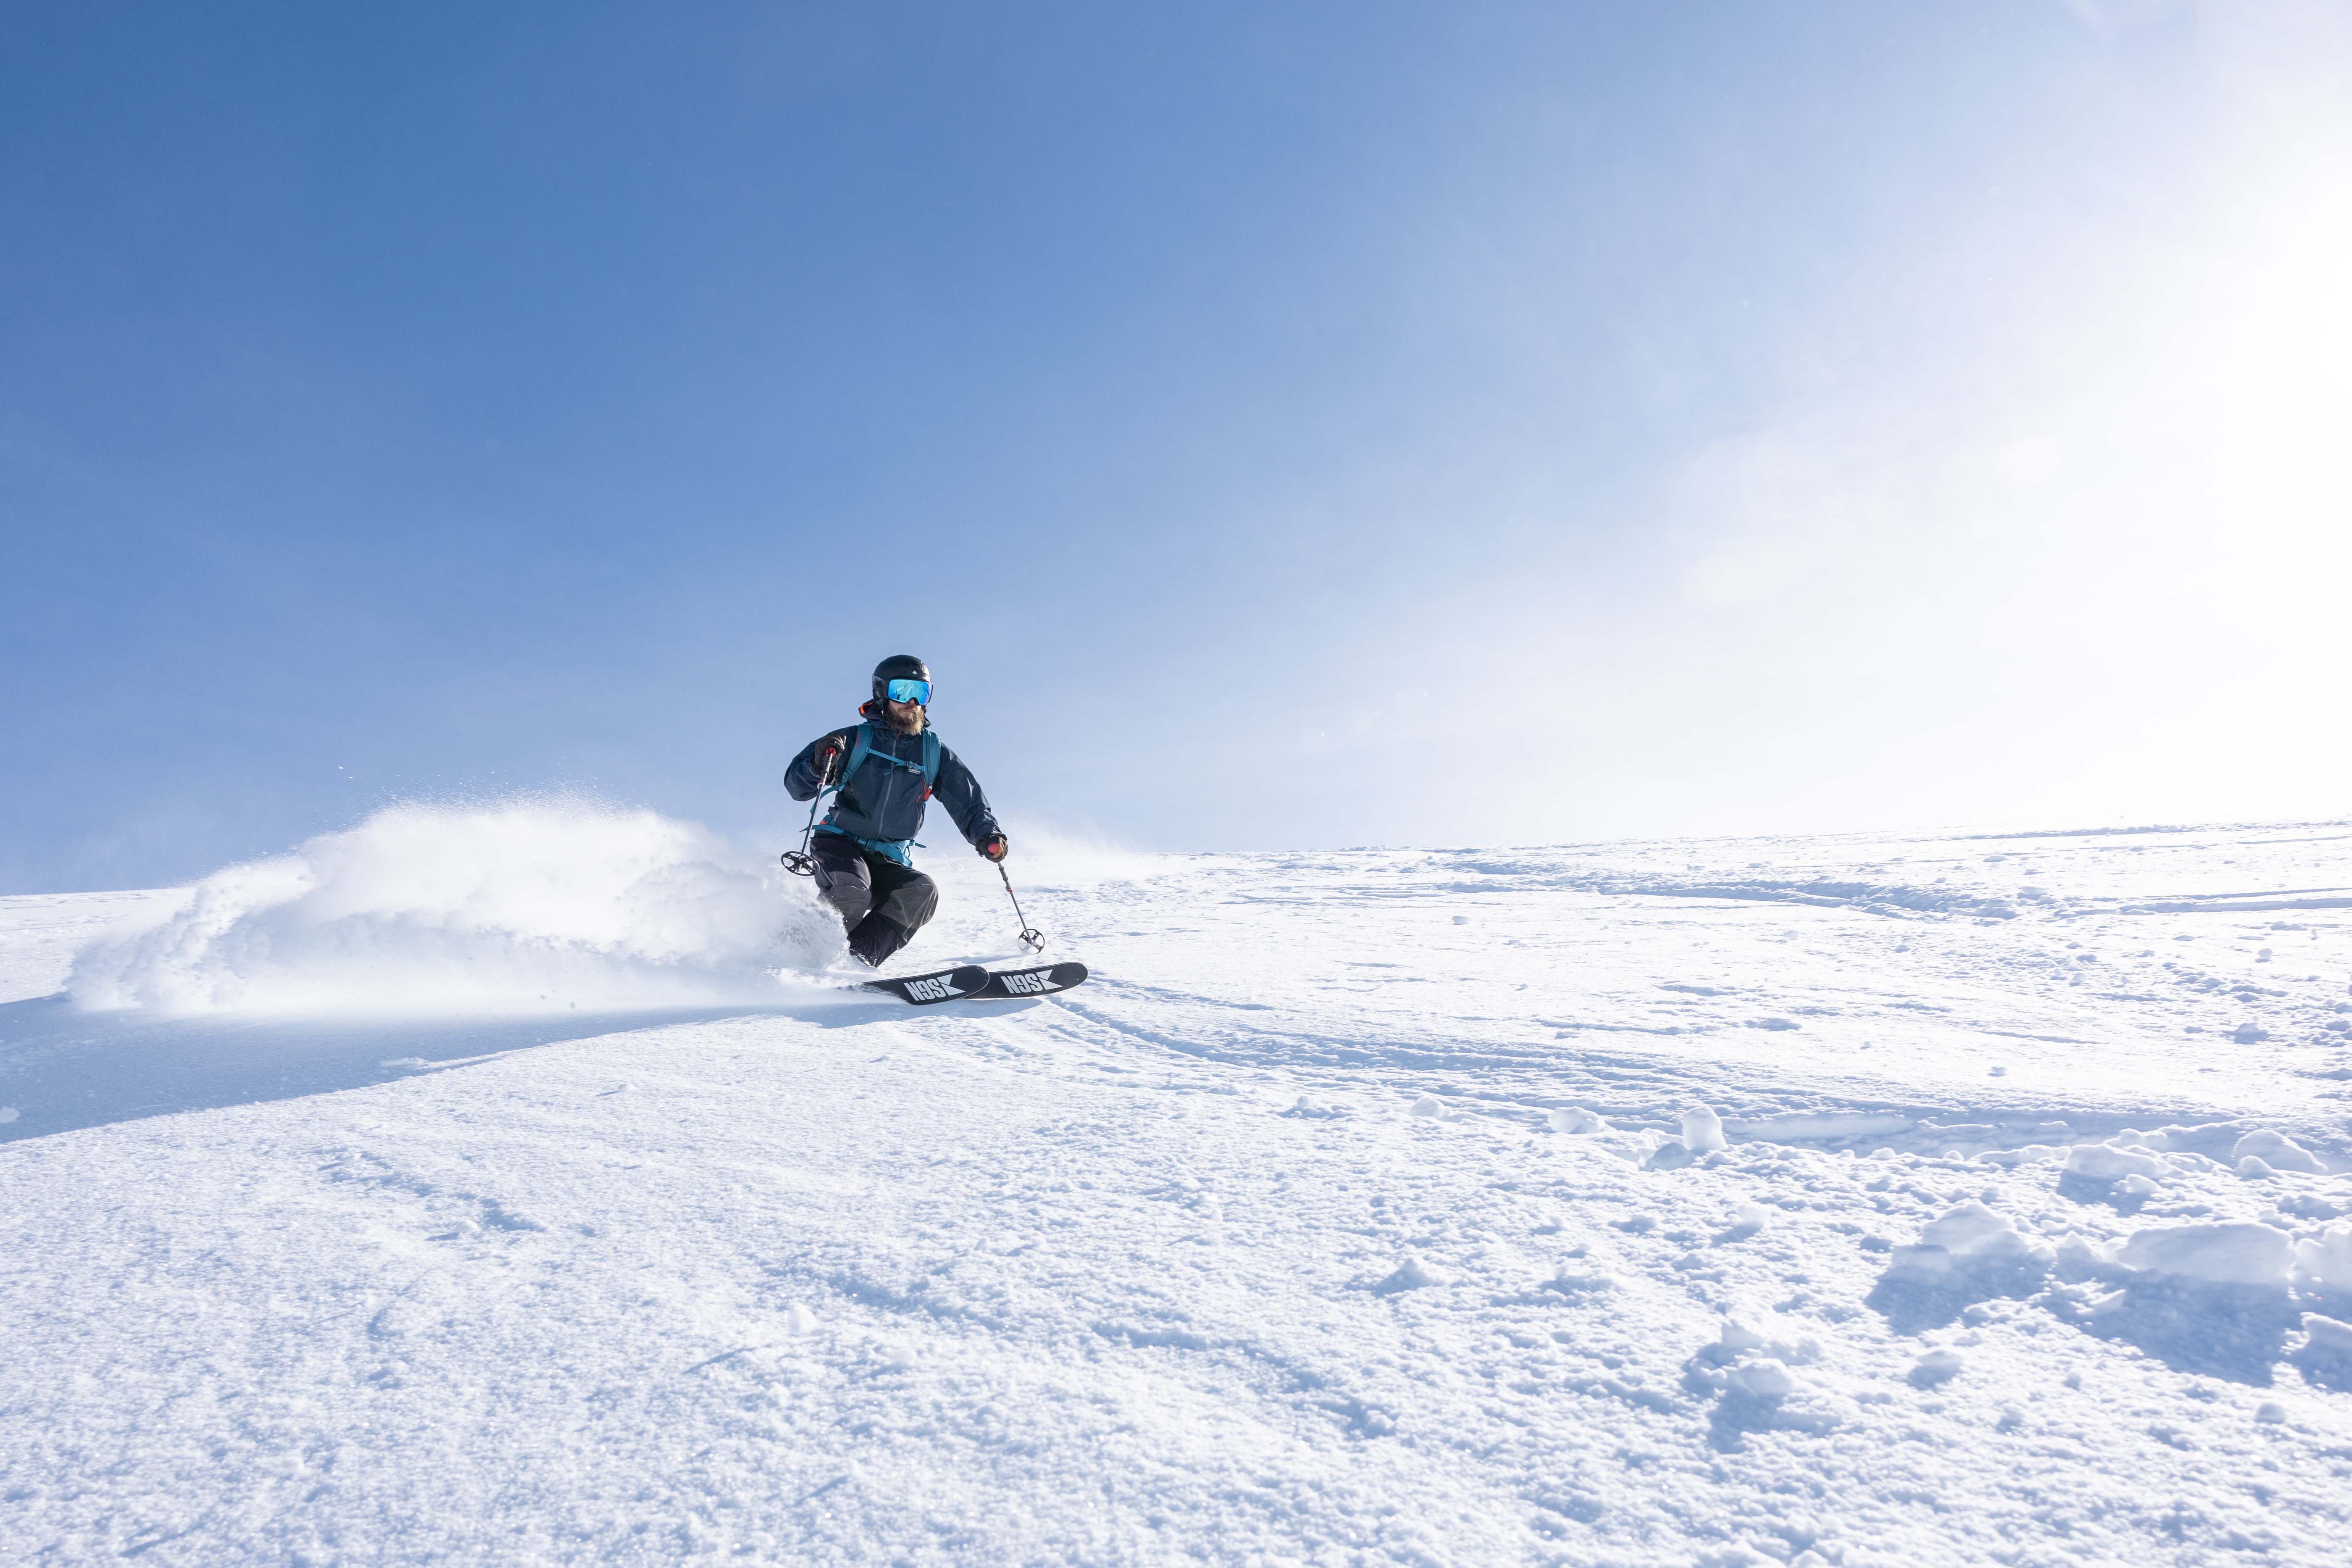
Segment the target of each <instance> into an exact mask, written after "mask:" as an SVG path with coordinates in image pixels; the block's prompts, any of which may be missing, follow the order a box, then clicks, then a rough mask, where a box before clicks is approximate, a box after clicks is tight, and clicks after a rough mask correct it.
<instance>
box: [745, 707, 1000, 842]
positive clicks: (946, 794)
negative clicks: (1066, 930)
mask: <svg viewBox="0 0 2352 1568" xmlns="http://www.w3.org/2000/svg"><path fill="white" fill-rule="evenodd" d="M873 728H874V743H873V747H872V749H871V750H870V751H869V752H868V753H867V755H866V760H865V761H864V762H863V763H859V764H858V767H857V776H856V777H855V778H847V779H844V780H842V781H841V793H840V794H838V795H835V796H834V797H833V808H832V809H831V810H830V811H827V812H826V813H825V814H824V821H825V825H826V826H830V827H832V828H834V829H835V830H837V831H839V832H842V833H846V834H847V835H849V836H850V837H852V838H866V839H873V840H877V841H888V840H892V839H908V838H912V837H915V836H916V835H917V834H919V833H920V832H921V831H922V830H923V805H924V802H923V738H922V737H921V736H920V735H902V734H900V733H899V732H898V730H897V729H895V728H894V727H893V726H892V725H891V723H890V721H888V720H887V719H877V720H876V721H874V726H873ZM827 741H831V742H834V743H835V744H836V745H838V746H839V747H840V748H841V760H842V762H843V763H846V762H848V761H849V753H850V752H851V751H852V750H853V749H855V748H856V744H857V726H856V725H855V724H852V725H849V726H848V727H847V728H845V729H840V730H835V731H830V732H828V733H826V734H823V735H819V736H818V737H817V738H816V739H815V740H814V741H811V742H809V743H808V744H807V745H805V746H803V747H802V748H801V754H800V755H799V756H797V757H794V758H793V763H792V766H790V767H788V768H786V769H785V770H784V789H785V791H786V792H787V793H788V794H790V795H792V797H793V799H794V800H808V799H810V798H812V797H813V796H814V795H815V794H816V792H817V790H818V789H819V788H820V787H821V786H820V785H819V784H817V779H816V753H817V749H818V748H819V747H821V746H823V745H824V743H825V742H827ZM886 757H895V758H897V759H898V761H899V762H900V763H907V764H908V765H907V766H904V767H900V766H897V765H895V764H893V763H889V762H887V761H885V760H884V759H885V758H886ZM836 765H838V764H836ZM931 793H933V794H934V795H938V796H939V799H940V805H944V806H946V807H947V808H948V815H949V816H951V817H953V818H954V819H955V825H956V831H957V832H959V833H961V834H962V835H963V836H964V837H965V839H966V840H967V841H968V842H970V843H971V846H972V847H973V848H975V849H976V848H978V847H980V845H981V843H982V841H983V840H984V839H986V838H987V837H989V836H990V835H991V834H993V833H996V832H998V831H1000V830H999V828H998V827H997V826H996V814H995V813H993V812H992V811H990V810H989V809H988V797H987V796H986V795H982V793H981V792H980V781H979V780H978V779H976V778H974V777H972V776H971V769H970V768H968V767H965V766H964V765H963V761H962V759H961V758H960V757H958V756H957V755H956V754H955V753H954V752H950V751H949V750H948V749H947V747H946V746H944V745H942V746H941V747H940V773H939V778H938V779H937V780H936V781H935V782H934V784H932V789H931Z"/></svg>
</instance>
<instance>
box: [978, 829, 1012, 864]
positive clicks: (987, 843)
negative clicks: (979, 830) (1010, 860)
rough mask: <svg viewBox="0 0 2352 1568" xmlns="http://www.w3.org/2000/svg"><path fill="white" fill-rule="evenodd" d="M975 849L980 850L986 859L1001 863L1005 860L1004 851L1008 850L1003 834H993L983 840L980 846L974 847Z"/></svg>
mask: <svg viewBox="0 0 2352 1568" xmlns="http://www.w3.org/2000/svg"><path fill="white" fill-rule="evenodd" d="M974 847H976V848H977V849H979V851H980V852H981V854H982V856H983V857H984V858H988V859H991V860H999V861H1001V860H1003V858H1004V851H1005V848H1006V845H1005V842H1004V835H1003V834H1002V833H992V834H990V835H989V836H988V837H985V838H983V839H982V840H981V841H980V842H979V844H977V845H976V846H974Z"/></svg>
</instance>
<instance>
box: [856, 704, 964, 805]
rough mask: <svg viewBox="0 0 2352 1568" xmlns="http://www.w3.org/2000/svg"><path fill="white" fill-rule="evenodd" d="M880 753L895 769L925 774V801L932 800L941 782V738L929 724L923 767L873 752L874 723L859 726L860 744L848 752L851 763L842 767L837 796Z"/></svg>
mask: <svg viewBox="0 0 2352 1568" xmlns="http://www.w3.org/2000/svg"><path fill="white" fill-rule="evenodd" d="M877 754H878V755H879V756H880V757H881V759H882V760H883V761H884V762H886V763H889V764H890V765H891V766H892V767H894V768H905V769H906V770H907V771H908V772H909V773H920V774H922V775H923V798H924V799H925V800H929V799H930V798H931V785H933V784H936V783H938V782H939V777H940V737H939V733H938V731H934V730H933V729H931V728H930V727H929V725H925V726H924V728H923V762H922V765H921V766H920V767H917V766H916V765H915V764H914V763H910V762H908V761H907V760H906V759H905V758H903V757H894V756H892V755H891V754H890V753H889V752H879V753H877V752H875V750H874V726H873V724H871V723H870V722H868V723H863V724H860V725H858V726H857V743H856V745H854V746H852V747H850V749H849V761H848V762H847V763H844V764H843V766H842V770H841V782H840V783H839V784H835V785H834V791H835V794H838V793H839V792H840V791H842V790H844V789H845V788H847V787H848V785H849V781H850V780H851V779H854V778H856V776H857V770H858V768H859V767H860V766H862V765H863V764H864V763H865V761H866V758H867V757H869V756H873V755H877Z"/></svg>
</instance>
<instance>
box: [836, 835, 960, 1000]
mask: <svg viewBox="0 0 2352 1568" xmlns="http://www.w3.org/2000/svg"><path fill="white" fill-rule="evenodd" d="M809 856H810V858H813V859H814V860H815V861H816V890H817V896H818V897H819V898H822V899H823V900H824V901H825V902H826V903H828V904H831V905H832V906H833V907H834V910H835V912H836V913H837V914H839V915H840V916H841V923H842V924H843V925H845V926H846V927H848V928H849V951H850V952H854V953H856V955H857V956H858V957H859V958H860V959H862V960H864V961H865V962H866V963H869V964H873V965H876V966H877V967H878V966H879V965H880V964H881V963H882V961H883V960H884V959H886V958H888V957H889V956H890V955H891V954H892V953H894V952H898V950H899V949H900V948H902V947H904V946H906V945H907V944H908V942H912V941H913V940H914V939H915V933H916V932H917V931H920V930H922V929H923V925H924V922H925V921H929V919H930V918H931V916H932V915H933V914H935V913H936V912H938V910H939V907H940V888H939V884H938V883H936V882H934V881H932V880H931V879H929V877H926V876H924V875H923V874H922V873H921V872H920V871H918V870H916V869H915V868H913V867H911V866H901V865H899V864H898V862H897V861H896V860H893V859H891V858H889V857H888V856H887V855H877V854H875V853H874V852H873V851H872V850H870V849H867V848H866V847H864V846H863V845H859V844H855V843H852V842H851V841H850V840H849V839H846V838H844V837H842V836H841V835H840V834H838V833H820V834H818V835H817V836H816V837H814V838H812V839H811V840H809Z"/></svg>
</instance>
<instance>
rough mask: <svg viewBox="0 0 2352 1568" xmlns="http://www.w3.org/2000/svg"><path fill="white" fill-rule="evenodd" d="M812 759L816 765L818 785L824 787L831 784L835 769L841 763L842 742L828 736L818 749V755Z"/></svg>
mask: <svg viewBox="0 0 2352 1568" xmlns="http://www.w3.org/2000/svg"><path fill="white" fill-rule="evenodd" d="M810 761H811V762H812V763H814V765H815V767H816V782H817V786H818V787H819V788H823V787H824V785H826V784H831V783H832V782H833V770H834V769H835V768H836V767H839V766H840V765H841V742H838V741H835V740H833V739H831V738H828V739H827V740H826V741H825V742H824V744H823V745H821V746H819V747H818V748H817V749H816V755H815V756H814V757H813V758H811V759H810Z"/></svg>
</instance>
